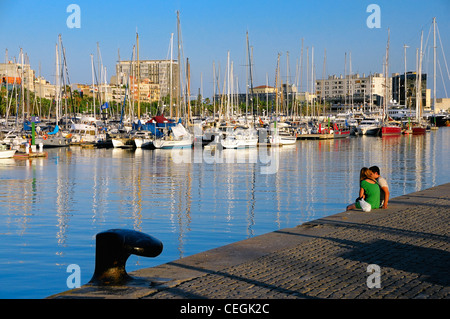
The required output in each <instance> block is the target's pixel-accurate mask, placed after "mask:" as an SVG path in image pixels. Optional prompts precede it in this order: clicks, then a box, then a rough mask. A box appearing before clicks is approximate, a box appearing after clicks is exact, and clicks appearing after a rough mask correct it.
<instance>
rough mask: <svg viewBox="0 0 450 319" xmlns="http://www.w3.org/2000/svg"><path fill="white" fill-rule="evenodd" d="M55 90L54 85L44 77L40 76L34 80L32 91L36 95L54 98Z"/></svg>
mask: <svg viewBox="0 0 450 319" xmlns="http://www.w3.org/2000/svg"><path fill="white" fill-rule="evenodd" d="M55 92H56V87H55V85H53V84H50V82H49V81H47V80H46V79H44V77H42V76H41V77H39V78H36V79H35V80H34V93H35V95H36V97H39V98H43V99H49V100H51V99H54V98H55Z"/></svg>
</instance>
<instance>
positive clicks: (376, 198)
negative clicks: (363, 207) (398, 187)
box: [361, 180, 380, 209]
mask: <svg viewBox="0 0 450 319" xmlns="http://www.w3.org/2000/svg"><path fill="white" fill-rule="evenodd" d="M361 187H362V188H363V189H364V194H365V195H366V198H365V201H366V202H368V203H369V204H370V206H372V209H377V208H380V186H378V184H377V183H375V184H371V183H369V182H368V181H366V180H363V181H361Z"/></svg>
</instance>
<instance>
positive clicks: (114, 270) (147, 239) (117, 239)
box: [89, 229, 163, 285]
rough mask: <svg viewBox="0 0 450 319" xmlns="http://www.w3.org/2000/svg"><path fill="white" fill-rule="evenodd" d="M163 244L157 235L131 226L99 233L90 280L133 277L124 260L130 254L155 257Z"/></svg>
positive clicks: (105, 281) (107, 281)
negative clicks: (142, 231)
mask: <svg viewBox="0 0 450 319" xmlns="http://www.w3.org/2000/svg"><path fill="white" fill-rule="evenodd" d="M162 250H163V244H162V242H161V241H159V240H158V239H156V238H154V237H152V236H150V235H147V234H144V233H141V232H138V231H135V230H129V229H110V230H107V231H104V232H101V233H98V234H97V235H96V247H95V271H94V275H93V276H92V278H91V280H90V281H89V283H90V284H96V285H120V284H124V283H125V282H127V281H129V280H131V279H133V278H132V277H130V276H129V275H128V274H127V272H126V270H125V264H126V262H127V259H128V257H130V255H132V254H133V255H138V256H144V257H156V256H158V255H159V254H161V252H162Z"/></svg>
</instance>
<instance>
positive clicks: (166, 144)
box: [153, 139, 192, 149]
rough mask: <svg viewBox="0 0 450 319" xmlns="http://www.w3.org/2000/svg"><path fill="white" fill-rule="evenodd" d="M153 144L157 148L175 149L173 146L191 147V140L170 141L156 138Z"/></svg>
mask: <svg viewBox="0 0 450 319" xmlns="http://www.w3.org/2000/svg"><path fill="white" fill-rule="evenodd" d="M153 146H154V147H155V148H157V149H173V148H191V147H192V141H191V140H181V141H170V140H161V139H156V140H154V141H153Z"/></svg>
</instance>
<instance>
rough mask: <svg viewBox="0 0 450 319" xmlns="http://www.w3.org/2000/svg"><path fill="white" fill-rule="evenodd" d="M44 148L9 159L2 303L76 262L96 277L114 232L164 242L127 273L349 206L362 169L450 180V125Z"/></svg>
mask: <svg viewBox="0 0 450 319" xmlns="http://www.w3.org/2000/svg"><path fill="white" fill-rule="evenodd" d="M45 151H46V152H48V156H47V157H42V158H33V159H0V241H1V245H0V298H15V299H22V298H45V297H47V296H50V295H52V294H56V293H59V292H62V291H65V290H68V289H69V288H70V287H69V286H68V277H69V276H70V275H71V273H72V272H71V270H68V266H69V265H78V266H79V269H80V273H81V284H85V283H87V282H88V281H89V280H90V278H91V277H92V274H93V272H94V264H95V235H96V234H97V233H99V232H102V231H105V230H108V229H113V228H125V229H134V230H138V231H142V232H144V233H147V234H149V235H152V236H154V237H156V238H158V239H159V240H161V241H162V242H163V244H164V250H163V252H162V253H161V255H159V256H157V257H156V258H145V257H137V256H131V257H130V258H129V259H128V262H127V271H128V272H130V271H133V270H136V269H140V268H146V267H153V266H156V265H159V264H163V263H167V262H170V261H173V260H176V259H178V258H181V257H186V256H189V255H192V254H195V253H199V252H203V251H205V250H208V249H212V248H215V247H219V246H223V245H226V244H229V243H233V242H236V241H239V240H243V239H247V238H250V237H254V236H257V235H261V234H264V233H267V232H271V231H275V230H278V229H282V228H286V227H295V226H296V225H299V224H302V223H304V222H306V221H310V220H314V219H317V218H321V217H324V216H329V215H332V214H335V213H339V212H342V211H344V210H345V208H346V206H347V205H348V204H350V203H352V202H353V201H354V200H355V198H356V197H358V190H359V171H360V169H361V167H363V166H367V167H369V166H372V165H377V166H379V167H380V170H381V175H382V176H384V177H385V178H386V179H387V181H388V183H389V187H390V191H391V197H396V196H400V195H403V194H407V193H411V192H415V191H418V190H422V189H425V188H429V187H433V186H436V185H440V184H444V183H447V182H450V167H449V162H450V161H449V158H450V128H448V127H441V128H439V130H436V131H431V132H427V133H426V134H424V135H403V136H396V137H383V138H380V137H372V136H360V137H350V138H345V139H336V140H298V141H297V142H296V144H295V145H292V146H283V147H279V148H254V149H242V150H240V149H237V150H233V149H226V150H216V151H213V150H207V149H197V148H193V149H185V150H142V149H136V150H125V149H87V148H81V147H79V146H76V147H75V146H70V147H65V148H55V149H46V150H45ZM361 213H363V212H361ZM364 214H367V213H364ZM369 214H370V213H369Z"/></svg>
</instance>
